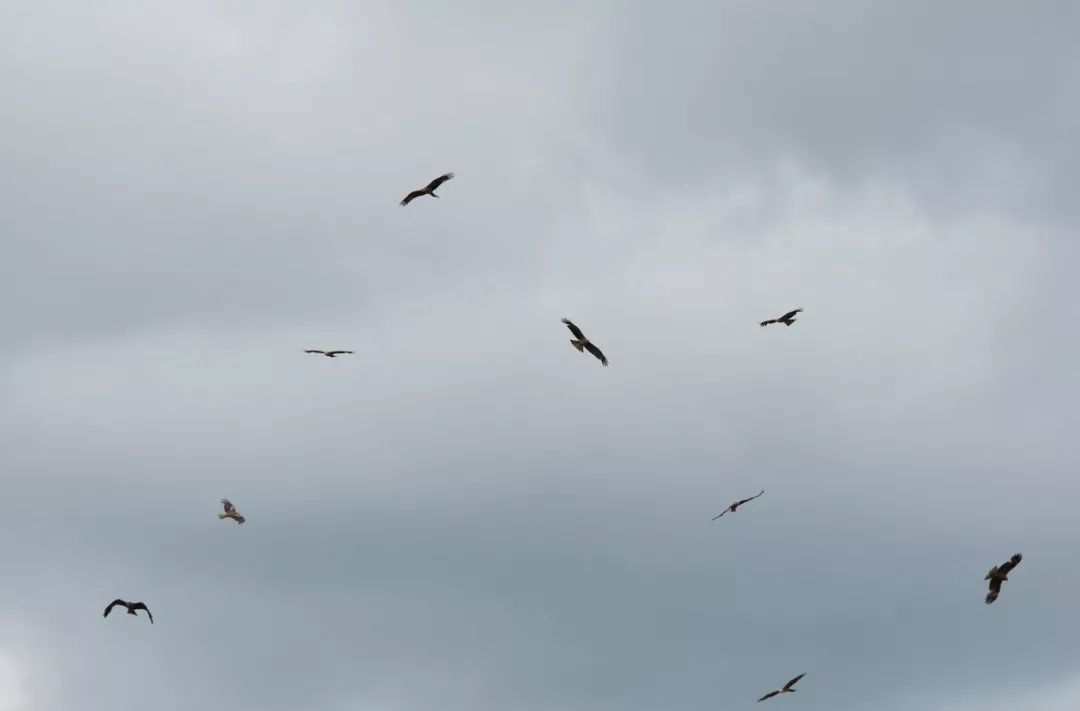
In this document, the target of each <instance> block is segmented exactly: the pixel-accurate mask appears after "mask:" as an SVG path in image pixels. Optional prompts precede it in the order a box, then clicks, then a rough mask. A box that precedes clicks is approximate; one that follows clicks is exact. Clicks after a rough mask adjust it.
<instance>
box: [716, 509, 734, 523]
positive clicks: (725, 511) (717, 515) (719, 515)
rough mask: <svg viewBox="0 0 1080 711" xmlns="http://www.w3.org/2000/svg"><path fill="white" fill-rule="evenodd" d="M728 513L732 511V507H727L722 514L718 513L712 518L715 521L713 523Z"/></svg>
mask: <svg viewBox="0 0 1080 711" xmlns="http://www.w3.org/2000/svg"><path fill="white" fill-rule="evenodd" d="M728 511H731V507H730V506H728V507H727V508H726V509H724V510H723V511H722V512H721V513H718V514H716V515H715V516H713V517H712V520H713V521H715V520H716V519H718V518H720V517H721V516H723V515H724V514H726V513H727V512H728Z"/></svg>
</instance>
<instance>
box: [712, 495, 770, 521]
mask: <svg viewBox="0 0 1080 711" xmlns="http://www.w3.org/2000/svg"><path fill="white" fill-rule="evenodd" d="M764 493H765V490H764V489H762V490H761V494H764ZM761 494H758V495H757V496H751V497H750V498H749V499H742V500H740V501H736V502H735V503H733V504H732V505H731V506H728V507H727V508H726V509H724V510H723V511H721V512H720V513H718V514H717V515H715V516H713V521H715V520H716V519H718V518H720V517H721V516H723V515H724V514H726V513H727V512H728V511H730V512H732V513H735V509H737V508H739V507H740V506H742V505H743V504H745V503H746V502H747V501H753V500H754V499H756V498H757V497H758V496H761Z"/></svg>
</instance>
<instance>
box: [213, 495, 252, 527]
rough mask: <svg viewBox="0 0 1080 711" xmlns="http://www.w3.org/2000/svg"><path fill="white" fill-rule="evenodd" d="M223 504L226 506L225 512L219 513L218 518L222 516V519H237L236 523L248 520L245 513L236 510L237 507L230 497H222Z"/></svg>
mask: <svg viewBox="0 0 1080 711" xmlns="http://www.w3.org/2000/svg"><path fill="white" fill-rule="evenodd" d="M221 505H222V506H224V507H225V513H219V514H218V515H217V517H218V518H220V519H225V518H231V519H232V520H233V521H236V523H238V524H240V523H243V522H244V521H247V519H246V518H244V517H243V515H242V514H241V513H240V512H239V511H237V510H236V507H235V506H233V504H232V502H231V501H229V500H228V499H222V500H221Z"/></svg>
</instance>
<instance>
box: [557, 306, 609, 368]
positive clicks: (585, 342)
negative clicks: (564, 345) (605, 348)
mask: <svg viewBox="0 0 1080 711" xmlns="http://www.w3.org/2000/svg"><path fill="white" fill-rule="evenodd" d="M562 322H563V323H565V324H566V327H567V328H569V329H570V333H572V334H574V338H571V339H570V345H572V346H573V347H574V348H577V349H578V351H579V352H580V351H583V350H584V351H588V352H589V353H592V354H593V355H594V356H596V357H597V359H598V360H599V361H600V362H601V363H602V364H603V365H605V366H606V365H607V364H608V361H607V358H605V357H604V354H603V352H602V351H601V350H600V349H599V348H597V347H596V346H594V345H593V344H592V342H591V341H590V340H589V339H588V338H586V337H585V334H584V333H582V332H581V329H580V328H578V327H577V326H575V325H574V324H572V323H570V321H569V319H565V318H564V319H563V320H562Z"/></svg>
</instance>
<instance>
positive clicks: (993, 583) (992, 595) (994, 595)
mask: <svg viewBox="0 0 1080 711" xmlns="http://www.w3.org/2000/svg"><path fill="white" fill-rule="evenodd" d="M1000 594H1001V578H990V592H988V593H986V604H987V605H989V604H990V603H992V602H993V601H994V600H997V599H998V595H1000Z"/></svg>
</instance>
